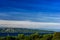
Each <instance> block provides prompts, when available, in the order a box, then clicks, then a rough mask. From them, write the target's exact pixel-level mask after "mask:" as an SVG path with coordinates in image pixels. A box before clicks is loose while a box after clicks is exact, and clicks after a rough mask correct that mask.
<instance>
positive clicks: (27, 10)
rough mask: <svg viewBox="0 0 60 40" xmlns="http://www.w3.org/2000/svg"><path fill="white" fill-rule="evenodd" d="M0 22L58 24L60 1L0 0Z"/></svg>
mask: <svg viewBox="0 0 60 40" xmlns="http://www.w3.org/2000/svg"><path fill="white" fill-rule="evenodd" d="M0 20H11V21H14V20H15V21H20V22H21V21H24V22H25V21H30V22H29V23H31V22H43V24H44V23H47V24H48V23H50V25H51V24H52V23H53V24H54V23H60V0H0ZM0 22H1V21H0ZM4 22H5V21H3V22H2V23H4ZM5 23H7V22H5ZM9 23H10V22H9ZM10 24H11V23H10ZM57 25H58V24H57ZM58 26H59V27H60V25H58ZM51 27H52V26H51ZM51 27H50V26H49V27H48V28H51Z"/></svg>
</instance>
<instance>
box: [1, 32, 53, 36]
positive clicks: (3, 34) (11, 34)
mask: <svg viewBox="0 0 60 40" xmlns="http://www.w3.org/2000/svg"><path fill="white" fill-rule="evenodd" d="M18 34H24V35H31V34H33V33H0V36H7V35H9V36H18ZM39 34H40V35H43V34H53V32H51V33H46V32H41V33H39Z"/></svg>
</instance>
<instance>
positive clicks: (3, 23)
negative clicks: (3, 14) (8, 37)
mask: <svg viewBox="0 0 60 40" xmlns="http://www.w3.org/2000/svg"><path fill="white" fill-rule="evenodd" d="M0 27H8V28H10V27H11V28H35V29H37V28H38V29H39V28H46V29H47V28H48V29H60V23H46V22H31V21H8V20H0Z"/></svg>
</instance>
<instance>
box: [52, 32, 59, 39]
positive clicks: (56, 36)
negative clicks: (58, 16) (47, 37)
mask: <svg viewBox="0 0 60 40" xmlns="http://www.w3.org/2000/svg"><path fill="white" fill-rule="evenodd" d="M52 40H60V32H55V33H54V35H53V39H52Z"/></svg>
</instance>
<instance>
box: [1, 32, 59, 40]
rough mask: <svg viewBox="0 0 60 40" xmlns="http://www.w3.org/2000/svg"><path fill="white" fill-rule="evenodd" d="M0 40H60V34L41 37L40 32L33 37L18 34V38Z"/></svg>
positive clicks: (2, 39)
mask: <svg viewBox="0 0 60 40" xmlns="http://www.w3.org/2000/svg"><path fill="white" fill-rule="evenodd" d="M0 40H60V32H55V33H54V34H44V35H40V34H39V33H38V32H36V33H34V34H31V35H24V34H18V36H9V35H7V36H6V37H0Z"/></svg>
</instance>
